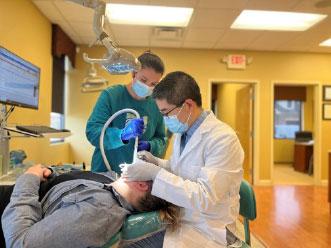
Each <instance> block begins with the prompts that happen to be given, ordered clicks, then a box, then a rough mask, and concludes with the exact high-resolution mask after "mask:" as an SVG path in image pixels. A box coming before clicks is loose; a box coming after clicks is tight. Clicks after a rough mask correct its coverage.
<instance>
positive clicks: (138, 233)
mask: <svg viewBox="0 0 331 248" xmlns="http://www.w3.org/2000/svg"><path fill="white" fill-rule="evenodd" d="M165 227H166V226H165V225H164V224H162V222H161V220H160V216H159V212H158V211H153V212H148V213H140V214H135V215H130V216H129V217H128V218H127V219H126V221H125V222H124V224H123V227H122V229H121V230H120V231H119V232H118V233H117V234H115V235H114V236H113V237H112V238H111V239H110V240H109V241H108V242H107V243H106V244H105V245H104V246H103V247H102V248H115V247H118V245H119V244H120V243H123V244H129V243H133V242H135V241H138V240H140V239H143V238H147V237H149V236H151V235H153V234H155V233H158V232H160V231H162V230H164V229H165Z"/></svg>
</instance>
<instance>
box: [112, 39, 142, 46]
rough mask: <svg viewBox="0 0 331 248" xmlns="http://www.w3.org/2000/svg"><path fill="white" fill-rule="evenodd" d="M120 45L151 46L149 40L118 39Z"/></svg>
mask: <svg viewBox="0 0 331 248" xmlns="http://www.w3.org/2000/svg"><path fill="white" fill-rule="evenodd" d="M118 45H119V46H130V47H149V41H148V40H128V39H124V40H118Z"/></svg>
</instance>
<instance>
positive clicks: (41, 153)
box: [0, 0, 69, 164]
mask: <svg viewBox="0 0 331 248" xmlns="http://www.w3.org/2000/svg"><path fill="white" fill-rule="evenodd" d="M0 23H1V25H0V45H1V46H3V47H5V48H6V49H8V50H10V51H11V52H13V53H15V54H17V55H18V56H20V57H22V58H24V59H26V60H28V61H30V62H31V63H33V64H35V65H36V66H38V67H39V68H40V69H41V75H40V91H39V109H38V110H32V109H26V108H18V107H16V108H15V110H14V112H13V113H12V115H11V116H10V118H9V119H8V123H9V125H10V124H12V125H15V124H21V125H30V124H42V125H49V123H50V112H51V96H52V94H51V89H52V87H51V85H52V56H51V35H52V32H51V23H50V22H49V21H48V19H46V18H45V17H44V16H43V15H42V14H41V13H40V12H39V10H38V9H37V7H36V6H35V5H34V4H33V3H32V2H31V1H29V0H15V1H0ZM13 149H23V150H24V151H25V152H26V153H27V156H28V158H27V160H26V161H34V162H40V163H45V164H55V163H58V162H68V159H69V144H68V143H65V144H59V145H51V144H50V142H49V140H48V139H45V138H12V139H11V140H10V150H13Z"/></svg>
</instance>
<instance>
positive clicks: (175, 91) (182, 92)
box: [152, 71, 201, 107]
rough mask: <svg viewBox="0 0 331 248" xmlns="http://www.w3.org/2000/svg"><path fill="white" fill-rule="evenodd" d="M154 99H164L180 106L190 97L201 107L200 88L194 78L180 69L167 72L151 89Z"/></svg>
mask: <svg viewBox="0 0 331 248" xmlns="http://www.w3.org/2000/svg"><path fill="white" fill-rule="evenodd" d="M152 96H153V98H154V99H166V100H167V102H168V103H169V104H174V105H176V106H178V107H179V106H181V105H182V104H183V103H184V101H185V100H186V99H192V100H193V101H194V102H195V103H196V104H197V105H198V106H199V107H201V93H200V88H199V85H198V84H197V82H196V81H195V79H194V78H193V77H192V76H190V75H189V74H187V73H185V72H182V71H175V72H170V73H168V74H167V75H166V76H165V77H164V78H163V79H162V80H161V81H160V83H158V84H157V85H156V86H155V88H154V90H153V95H152Z"/></svg>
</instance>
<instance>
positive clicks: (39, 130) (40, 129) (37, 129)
mask: <svg viewBox="0 0 331 248" xmlns="http://www.w3.org/2000/svg"><path fill="white" fill-rule="evenodd" d="M16 129H18V130H21V131H24V132H28V133H33V134H43V133H62V132H69V130H66V129H61V130H59V129H55V128H52V127H48V126H16Z"/></svg>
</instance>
